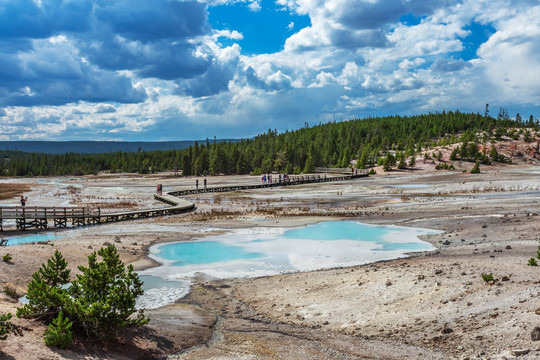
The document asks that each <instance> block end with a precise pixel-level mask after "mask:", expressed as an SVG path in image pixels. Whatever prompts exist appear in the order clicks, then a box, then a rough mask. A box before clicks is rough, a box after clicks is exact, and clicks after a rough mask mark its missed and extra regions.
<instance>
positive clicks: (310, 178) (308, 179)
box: [168, 170, 368, 196]
mask: <svg viewBox="0 0 540 360" xmlns="http://www.w3.org/2000/svg"><path fill="white" fill-rule="evenodd" d="M367 176H368V172H367V170H358V171H357V172H355V173H354V174H352V175H338V176H326V175H320V174H316V175H290V176H288V177H287V179H285V180H284V179H283V178H282V179H281V181H279V178H277V179H274V181H273V182H271V183H269V182H267V183H264V184H253V185H232V186H219V187H208V188H206V189H205V188H199V189H190V190H180V191H171V192H169V193H168V194H170V195H173V196H186V195H193V194H203V193H219V192H230V191H240V190H251V189H265V188H273V187H280V186H291V185H302V184H313V183H323V182H331V181H346V180H352V179H357V178H362V177H367Z"/></svg>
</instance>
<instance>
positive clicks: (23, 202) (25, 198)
mask: <svg viewBox="0 0 540 360" xmlns="http://www.w3.org/2000/svg"><path fill="white" fill-rule="evenodd" d="M27 201H28V196H27V197H24V196H23V195H21V206H22V208H23V209H24V207H25V206H26V202H27Z"/></svg>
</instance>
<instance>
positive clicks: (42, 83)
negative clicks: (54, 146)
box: [0, 0, 540, 141]
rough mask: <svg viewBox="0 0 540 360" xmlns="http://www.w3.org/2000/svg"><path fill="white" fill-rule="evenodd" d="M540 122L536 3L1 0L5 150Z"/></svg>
mask: <svg viewBox="0 0 540 360" xmlns="http://www.w3.org/2000/svg"><path fill="white" fill-rule="evenodd" d="M486 104H489V109H490V113H491V115H493V116H496V115H497V114H498V112H499V109H500V107H504V108H506V109H507V110H508V112H509V114H510V116H511V117H514V116H515V115H516V114H517V113H520V114H521V116H522V117H523V118H528V117H529V115H531V114H532V115H533V116H534V117H539V116H540V3H539V2H538V0H530V1H529V0H461V1H452V0H430V1H425V0H326V1H321V0H234V1H229V0H200V1H194V0H186V1H179V0H151V1H150V0H115V1H111V0H0V140H3V141H6V140H53V141H59V140H118V141H175V140H196V139H205V138H214V136H215V137H217V138H221V139H226V138H249V137H252V136H255V135H257V134H259V133H264V132H267V131H268V130H269V129H272V130H278V131H279V132H282V131H285V130H294V129H298V128H301V127H303V126H305V124H306V123H308V124H309V125H310V126H313V125H317V124H319V123H325V122H328V121H342V120H349V119H355V118H364V117H370V116H385V115H414V114H421V113H428V112H442V111H444V110H460V111H464V112H478V113H484V110H485V107H486Z"/></svg>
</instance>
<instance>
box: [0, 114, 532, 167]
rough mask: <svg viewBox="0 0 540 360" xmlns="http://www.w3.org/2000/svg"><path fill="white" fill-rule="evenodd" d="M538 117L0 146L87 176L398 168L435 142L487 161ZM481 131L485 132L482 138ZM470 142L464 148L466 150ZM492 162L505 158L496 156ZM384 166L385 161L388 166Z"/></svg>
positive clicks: (388, 120) (12, 156) (15, 156)
mask: <svg viewBox="0 0 540 360" xmlns="http://www.w3.org/2000/svg"><path fill="white" fill-rule="evenodd" d="M538 127H539V121H538V119H534V117H533V116H532V115H531V116H530V117H529V118H528V119H527V120H524V119H522V118H521V116H520V115H519V114H517V115H516V117H515V119H511V118H510V117H509V116H508V112H507V111H504V109H501V111H500V112H499V115H498V116H497V117H492V116H489V114H488V112H487V111H486V113H484V114H479V113H463V112H459V111H443V112H441V113H429V114H423V115H416V116H387V117H369V118H364V119H355V120H349V121H342V122H328V123H324V124H322V123H321V124H318V125H315V126H311V127H310V126H309V125H308V124H307V123H306V125H305V126H304V127H303V128H301V129H298V130H295V131H286V132H283V133H279V134H278V132H277V131H275V130H271V129H269V130H268V131H267V132H266V133H263V134H260V135H257V136H256V137H254V138H251V139H242V140H241V141H235V142H232V141H228V142H217V141H210V140H208V139H207V140H206V141H205V142H203V143H198V142H195V143H194V144H193V145H191V146H189V147H188V148H184V149H177V150H158V151H144V150H141V149H139V151H136V152H121V151H118V152H110V153H101V154H79V153H73V152H69V153H65V154H43V153H27V152H20V151H12V150H5V151H0V156H1V158H0V159H3V161H0V176H49V175H51V176H52V175H55V176H58V175H86V174H97V173H100V172H110V173H117V172H127V173H139V174H146V173H154V172H159V171H173V170H176V171H178V172H179V173H181V174H183V175H184V176H193V175H218V174H261V173H270V172H274V171H275V172H282V173H288V174H298V173H309V172H313V171H314V169H315V167H341V168H345V167H350V166H351V160H353V159H356V160H357V161H356V167H358V168H369V167H372V166H375V165H383V164H384V162H385V161H386V165H388V166H390V167H391V166H395V165H396V163H397V162H399V163H400V164H403V163H404V159H406V158H409V157H411V156H413V155H414V154H417V153H418V152H420V151H422V150H426V149H429V148H431V147H434V146H438V145H447V144H451V143H457V142H461V141H462V142H463V145H462V146H461V153H460V154H455V157H456V158H457V157H458V156H462V157H464V158H465V159H470V160H479V159H480V160H483V161H486V159H487V161H490V159H489V158H487V155H486V154H480V153H478V152H477V151H476V152H475V150H474V149H478V145H479V144H480V143H485V142H487V141H491V140H494V141H495V140H497V139H500V138H501V137H502V136H504V135H507V134H508V131H513V133H515V131H516V130H511V129H521V130H520V131H522V132H523V131H524V130H523V129H525V128H533V129H538ZM478 134H483V136H479V135H478ZM463 148H465V150H463ZM493 160H494V161H498V160H500V159H497V158H493ZM385 168H387V167H385Z"/></svg>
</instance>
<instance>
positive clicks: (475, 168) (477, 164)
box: [471, 160, 480, 174]
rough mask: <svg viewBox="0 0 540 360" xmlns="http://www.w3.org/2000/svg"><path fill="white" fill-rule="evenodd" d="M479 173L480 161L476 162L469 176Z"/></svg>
mask: <svg viewBox="0 0 540 360" xmlns="http://www.w3.org/2000/svg"><path fill="white" fill-rule="evenodd" d="M479 173H480V161H478V160H476V163H475V164H474V166H473V168H472V169H471V174H479Z"/></svg>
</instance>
